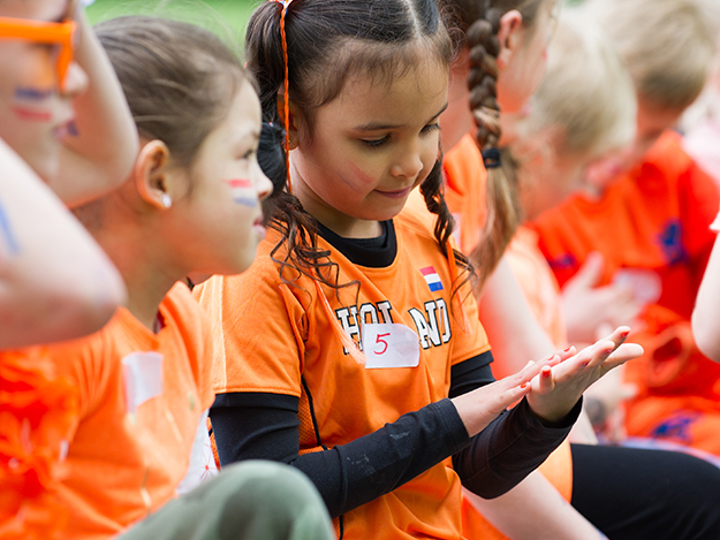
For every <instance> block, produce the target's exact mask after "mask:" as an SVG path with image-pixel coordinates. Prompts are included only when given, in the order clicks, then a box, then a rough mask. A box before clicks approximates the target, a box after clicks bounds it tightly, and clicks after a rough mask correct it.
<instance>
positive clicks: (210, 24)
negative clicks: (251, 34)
mask: <svg viewBox="0 0 720 540" xmlns="http://www.w3.org/2000/svg"><path fill="white" fill-rule="evenodd" d="M260 1H262V0H96V2H95V3H94V4H93V5H91V6H90V7H89V8H88V10H87V12H88V16H89V17H90V20H91V21H92V22H93V23H97V22H100V21H104V20H105V19H110V18H112V17H118V16H121V15H134V14H144V15H157V16H164V17H170V18H173V19H179V20H183V21H186V22H192V23H195V24H198V25H200V26H203V27H205V28H207V29H209V30H212V31H214V32H216V33H218V34H220V35H221V36H222V37H224V38H228V39H232V40H236V41H238V42H242V39H243V36H244V33H245V27H246V26H247V21H248V19H249V18H250V15H251V14H252V12H253V10H254V9H255V7H256V6H257V5H258V4H259V2H260Z"/></svg>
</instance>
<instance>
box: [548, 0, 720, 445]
mask: <svg viewBox="0 0 720 540" xmlns="http://www.w3.org/2000/svg"><path fill="white" fill-rule="evenodd" d="M701 5H702V3H701V2H695V1H693V0H662V1H659V2H646V1H644V0H633V1H632V2H615V1H602V2H592V3H590V4H589V6H588V8H591V9H592V13H593V15H594V18H595V19H596V20H598V21H600V23H601V25H602V27H603V30H604V31H605V32H606V33H607V34H608V35H609V36H611V37H612V39H613V42H615V43H616V44H617V46H618V49H619V51H620V53H621V55H622V56H623V57H624V59H625V61H626V63H627V64H628V66H629V69H630V72H631V74H632V76H633V81H634V83H635V87H636V92H637V96H638V114H637V136H636V140H635V143H634V144H633V146H632V149H631V150H630V151H629V152H625V153H623V154H620V155H619V156H617V157H616V158H615V159H614V160H610V161H608V162H609V163H610V167H606V170H607V171H610V172H611V173H612V174H605V175H604V176H603V175H597V174H596V175H593V177H592V181H593V182H594V185H593V186H592V187H593V189H592V192H591V193H589V194H586V195H583V196H576V197H574V198H572V199H571V200H569V201H567V202H566V203H564V204H563V205H562V206H560V207H559V208H557V209H555V210H553V211H552V212H548V213H546V214H544V215H543V216H542V217H541V218H540V219H538V220H537V222H536V228H537V231H538V233H539V235H540V246H541V249H542V250H543V252H544V254H545V256H546V258H547V259H548V260H549V261H550V264H551V266H552V267H553V271H554V273H555V275H556V277H557V278H558V281H559V283H560V285H561V286H563V285H564V284H565V283H566V282H567V281H568V279H569V278H570V277H572V276H573V275H574V274H575V273H576V272H577V271H578V268H579V267H580V265H582V264H583V262H584V261H585V260H586V258H587V257H588V255H589V254H590V253H592V252H595V251H597V252H600V253H601V254H602V255H603V256H604V258H605V269H604V273H603V276H602V282H601V284H606V283H611V282H622V281H625V282H626V283H629V284H631V285H632V288H633V293H634V295H635V296H636V297H638V298H644V299H645V303H646V304H647V306H646V307H645V309H644V310H643V313H642V315H641V321H642V328H641V330H640V331H639V333H638V339H642V340H643V343H645V344H646V345H647V347H646V348H647V351H646V354H645V356H644V357H643V359H642V360H641V361H639V362H637V363H635V364H634V365H629V366H628V369H627V374H628V377H627V378H628V380H629V382H632V383H634V384H636V385H638V387H639V390H640V391H639V394H638V396H637V397H636V398H635V399H634V400H633V401H632V402H630V404H629V405H628V407H627V423H626V426H627V430H628V434H630V435H632V436H640V437H651V438H657V439H665V440H670V441H673V442H676V443H681V444H685V445H688V446H692V447H695V448H699V449H701V450H705V451H707V452H710V453H712V454H715V455H720V438H719V437H718V435H717V434H718V422H719V421H720V416H718V414H717V403H718V400H719V399H720V394H719V393H718V392H719V391H720V384H718V381H719V380H720V368H719V367H718V366H717V365H716V364H714V363H713V362H711V361H710V360H708V359H707V358H705V357H704V356H703V355H702V354H701V353H700V352H699V351H698V349H697V346H696V345H695V342H694V340H693V337H692V333H691V329H690V317H691V313H692V308H693V305H694V299H695V297H696V294H697V290H698V286H699V284H700V280H701V277H702V274H703V271H704V269H705V265H706V262H707V260H708V257H709V255H710V252H711V249H712V244H713V242H714V233H713V232H712V231H710V229H709V225H710V224H711V222H712V220H713V219H714V217H715V215H716V214H717V211H718V192H717V188H716V186H715V184H714V182H713V181H712V179H711V178H709V177H708V176H707V175H706V174H705V173H704V172H703V171H702V170H701V169H700V168H699V167H698V165H697V164H696V163H695V162H694V161H692V159H691V158H689V157H688V156H687V154H685V152H684V151H683V150H682V147H681V144H680V137H679V135H677V134H676V133H673V132H671V131H670V130H669V128H671V127H672V126H673V125H674V124H675V123H676V122H677V120H678V119H679V117H680V115H681V114H682V112H683V110H684V109H685V108H686V107H687V106H688V105H690V103H692V101H693V100H694V99H695V98H696V97H697V96H698V94H699V93H700V91H701V90H702V88H703V85H704V83H705V79H706V76H707V73H708V70H709V67H710V62H711V59H712V57H713V52H714V45H715V38H714V36H713V35H712V33H711V32H710V31H709V29H708V25H707V22H706V16H705V13H704V12H703V11H702V10H701V9H700V6H701ZM658 50H660V51H662V53H663V54H661V55H658V54H657V51H658ZM569 223H572V226H568V225H567V224H569ZM573 316H574V315H573V314H572V313H568V317H573Z"/></svg>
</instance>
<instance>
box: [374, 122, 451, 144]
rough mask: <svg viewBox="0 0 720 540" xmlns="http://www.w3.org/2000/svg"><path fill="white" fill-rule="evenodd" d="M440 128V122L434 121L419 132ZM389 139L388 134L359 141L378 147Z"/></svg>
mask: <svg viewBox="0 0 720 540" xmlns="http://www.w3.org/2000/svg"><path fill="white" fill-rule="evenodd" d="M439 130H440V124H438V123H437V122H435V123H434V124H428V125H427V126H425V127H424V128H422V130H421V131H420V133H422V134H427V133H432V132H433V131H439ZM389 140H390V135H385V136H384V137H383V138H382V139H360V142H362V143H363V144H364V145H365V146H367V147H369V148H379V147H381V146H383V145H384V144H385V143H387V142H388V141H389Z"/></svg>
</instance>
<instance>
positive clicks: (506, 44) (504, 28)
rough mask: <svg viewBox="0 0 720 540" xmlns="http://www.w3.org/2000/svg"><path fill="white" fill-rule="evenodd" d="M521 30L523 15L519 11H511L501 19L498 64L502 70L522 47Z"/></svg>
mask: <svg viewBox="0 0 720 540" xmlns="http://www.w3.org/2000/svg"><path fill="white" fill-rule="evenodd" d="M521 30H522V15H521V13H520V12H519V11H518V10H516V9H511V10H510V11H508V12H507V13H505V15H503V16H502V17H500V28H499V29H498V34H497V37H498V41H499V42H500V54H499V55H498V59H497V62H498V67H499V68H500V69H503V68H506V67H507V65H508V64H509V63H510V60H511V59H512V55H513V54H514V53H516V52H517V51H518V49H519V47H521V46H522V37H523V36H521Z"/></svg>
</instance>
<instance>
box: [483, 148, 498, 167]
mask: <svg viewBox="0 0 720 540" xmlns="http://www.w3.org/2000/svg"><path fill="white" fill-rule="evenodd" d="M482 158H483V163H484V164H485V168H486V169H497V168H498V167H501V166H502V160H501V159H500V149H499V148H495V147H494V146H493V147H491V148H486V149H485V150H483V151H482Z"/></svg>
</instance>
